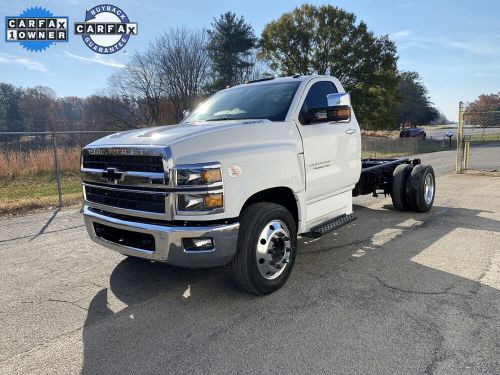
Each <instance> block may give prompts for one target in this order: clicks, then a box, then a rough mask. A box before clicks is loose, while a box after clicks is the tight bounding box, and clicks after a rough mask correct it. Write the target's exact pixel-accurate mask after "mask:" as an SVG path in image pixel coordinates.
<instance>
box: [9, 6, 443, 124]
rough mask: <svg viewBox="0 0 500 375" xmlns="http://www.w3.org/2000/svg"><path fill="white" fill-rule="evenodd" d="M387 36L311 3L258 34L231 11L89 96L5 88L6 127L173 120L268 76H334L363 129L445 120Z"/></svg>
mask: <svg viewBox="0 0 500 375" xmlns="http://www.w3.org/2000/svg"><path fill="white" fill-rule="evenodd" d="M397 60H398V56H397V51H396V47H395V45H394V43H393V42H392V41H391V40H390V38H389V37H388V36H386V35H385V36H380V37H377V36H376V35H375V34H374V33H373V32H372V31H370V30H369V29H368V26H367V25H366V23H364V22H363V21H360V22H358V21H357V19H356V16H355V15H354V14H353V13H350V12H347V11H345V10H343V9H340V8H337V7H335V6H331V5H322V6H313V5H309V4H304V5H302V6H300V7H297V8H295V9H294V10H292V11H291V12H287V13H284V14H283V15H281V16H280V17H279V18H278V19H276V20H273V21H271V22H269V23H268V24H267V25H265V27H264V29H263V31H262V34H261V36H260V37H257V35H256V34H255V32H254V29H253V27H252V25H251V24H249V23H248V22H246V20H245V18H244V17H243V16H237V15H236V14H234V13H232V12H226V13H224V14H222V15H221V16H220V17H218V18H216V19H214V20H213V22H212V23H211V25H210V27H209V28H208V29H189V28H187V27H177V28H171V29H169V30H167V31H164V32H163V33H161V34H160V35H159V36H158V37H157V38H156V39H155V40H154V41H152V42H150V43H149V45H148V46H147V48H146V49H145V50H144V51H143V52H138V53H135V54H134V55H133V56H132V57H131V58H130V59H129V61H128V62H127V64H126V65H125V67H123V68H119V69H117V70H116V71H115V72H114V73H113V74H112V75H111V76H110V77H109V80H108V85H107V87H106V88H103V89H102V90H101V91H100V92H99V93H98V94H95V95H91V96H89V97H86V98H79V97H62V98H58V97H57V96H56V94H55V92H54V91H53V90H52V89H50V88H48V87H43V86H36V87H29V88H18V87H15V86H13V85H11V84H8V83H1V84H0V131H48V130H110V129H113V130H114V129H128V128H137V127H143V126H150V125H158V124H175V123H177V122H179V121H180V120H181V119H182V118H183V111H184V110H186V109H192V108H194V107H195V106H196V105H197V104H199V103H200V102H201V101H202V100H203V99H205V98H206V97H208V96H209V95H211V94H212V93H214V92H216V91H218V90H220V89H224V88H226V87H230V86H234V85H237V84H241V83H243V82H245V81H246V80H251V79H255V78H259V77H263V76H289V75H294V74H301V75H306V74H326V75H332V76H336V77H337V78H339V79H340V81H341V82H342V84H343V85H344V87H345V89H346V91H348V92H350V93H351V97H352V101H353V106H354V108H355V110H356V115H357V117H358V120H359V122H360V124H361V126H362V127H363V128H367V129H390V128H396V127H399V126H400V124H402V123H411V124H414V125H418V124H423V123H428V122H431V121H433V120H435V119H436V118H438V116H439V112H438V110H437V109H436V108H435V107H434V105H433V103H431V101H430V98H429V94H428V92H427V89H426V88H425V86H424V85H423V83H422V81H421V78H420V76H419V75H418V73H416V72H406V71H399V70H398V68H397Z"/></svg>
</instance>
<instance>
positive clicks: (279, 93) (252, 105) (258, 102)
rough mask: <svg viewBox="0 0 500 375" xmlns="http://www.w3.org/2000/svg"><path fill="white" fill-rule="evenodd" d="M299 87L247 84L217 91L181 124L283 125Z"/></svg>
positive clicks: (293, 83) (287, 84)
mask: <svg viewBox="0 0 500 375" xmlns="http://www.w3.org/2000/svg"><path fill="white" fill-rule="evenodd" d="M299 85H300V81H296V82H279V83H278V82H277V83H268V84H261V85H251V84H250V85H248V86H242V87H237V88H234V89H231V90H224V91H219V92H218V93H216V94H214V95H213V96H211V97H210V98H208V99H207V100H206V101H205V102H204V103H202V104H201V105H200V106H199V107H198V108H196V110H195V111H194V112H193V113H192V114H191V116H189V117H188V118H187V119H186V121H184V122H185V123H189V122H193V121H217V120H238V119H267V120H271V121H284V120H285V117H286V114H287V113H288V108H289V107H290V104H291V103H292V99H293V97H294V95H295V92H296V91H297V88H298V87H299Z"/></svg>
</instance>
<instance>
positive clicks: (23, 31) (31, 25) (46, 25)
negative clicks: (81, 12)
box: [5, 7, 68, 52]
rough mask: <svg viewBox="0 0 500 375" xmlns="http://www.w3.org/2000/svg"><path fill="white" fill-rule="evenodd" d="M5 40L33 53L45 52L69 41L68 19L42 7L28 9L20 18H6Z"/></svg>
mask: <svg viewBox="0 0 500 375" xmlns="http://www.w3.org/2000/svg"><path fill="white" fill-rule="evenodd" d="M5 40H6V41H7V42H17V43H19V44H20V45H21V46H22V47H23V48H25V49H27V50H28V51H31V52H39V51H43V50H44V49H46V48H49V47H50V46H51V45H53V44H55V43H59V42H67V41H68V17H65V16H54V15H53V14H52V12H50V11H49V10H47V9H45V8H41V7H32V8H28V9H26V10H25V11H24V12H22V13H21V14H20V15H19V16H7V17H5Z"/></svg>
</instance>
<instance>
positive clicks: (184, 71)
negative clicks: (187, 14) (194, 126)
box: [149, 27, 210, 121]
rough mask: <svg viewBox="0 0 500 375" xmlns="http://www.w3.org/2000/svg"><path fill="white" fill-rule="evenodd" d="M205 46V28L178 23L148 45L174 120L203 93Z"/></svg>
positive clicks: (206, 76) (206, 70) (206, 64)
mask: <svg viewBox="0 0 500 375" xmlns="http://www.w3.org/2000/svg"><path fill="white" fill-rule="evenodd" d="M206 46H207V34H206V32H205V31H204V30H190V29H187V28H186V27H178V28H174V29H170V30H169V31H167V32H165V33H163V34H162V35H161V36H160V37H158V38H157V39H156V41H155V42H154V43H153V44H152V45H151V47H150V49H149V53H150V54H151V55H153V56H154V61H155V62H156V64H157V69H156V71H157V72H158V73H159V74H160V75H161V76H162V77H163V85H162V88H163V93H164V94H165V96H166V97H167V99H168V100H169V101H170V102H171V104H172V107H173V110H174V118H175V120H176V121H180V120H181V119H182V117H183V110H186V109H190V108H192V107H193V106H194V103H195V102H196V100H197V99H198V98H199V97H200V96H201V95H203V94H204V88H205V87H206V86H207V83H208V81H209V69H210V59H209V57H208V54H207V50H206Z"/></svg>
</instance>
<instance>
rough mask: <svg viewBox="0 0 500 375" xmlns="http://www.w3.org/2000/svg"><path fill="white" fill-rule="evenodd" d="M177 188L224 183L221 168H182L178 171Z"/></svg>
mask: <svg viewBox="0 0 500 375" xmlns="http://www.w3.org/2000/svg"><path fill="white" fill-rule="evenodd" d="M176 181H177V186H196V185H198V186H200V185H209V184H213V183H216V182H222V174H221V171H220V167H219V166H216V167H215V166H214V167H193V168H180V169H177V170H176Z"/></svg>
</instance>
